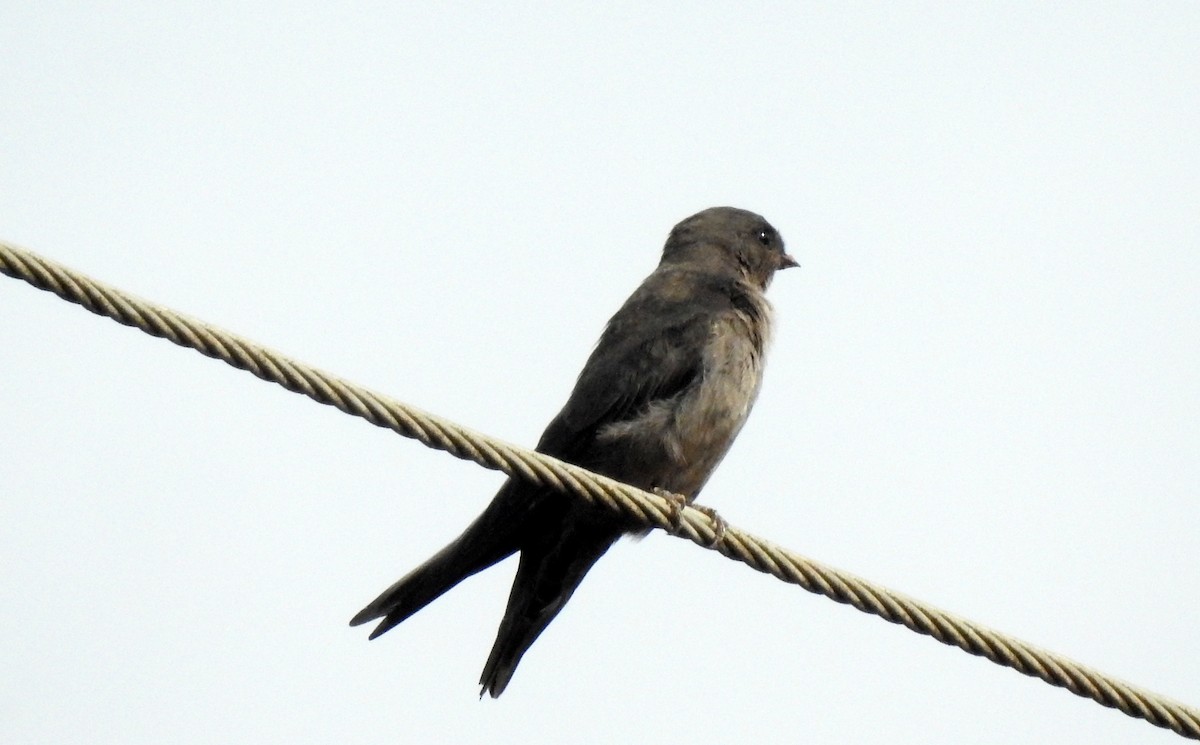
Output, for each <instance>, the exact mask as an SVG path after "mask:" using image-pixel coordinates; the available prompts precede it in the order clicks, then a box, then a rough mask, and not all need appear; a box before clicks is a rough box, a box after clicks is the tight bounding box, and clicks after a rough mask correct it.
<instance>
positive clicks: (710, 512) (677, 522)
mask: <svg viewBox="0 0 1200 745" xmlns="http://www.w3.org/2000/svg"><path fill="white" fill-rule="evenodd" d="M653 491H654V493H655V494H657V495H658V496H660V497H662V498H663V499H665V500H667V505H668V510H669V511H670V520H671V527H672V529H673V530H674V531H678V530H679V528H680V527H681V526H682V525H683V508H684V507H687V506H688V499H687V497H685V496H683V495H682V494H676V493H675V492H673V491H667V490H666V489H663V488H661V487H658V486H656V487H654V489H653ZM692 507H694V508H695V509H697V510H700V512H702V513H704V514H705V515H706V516H707V517H708V519H709V520H712V522H713V537H712V540H711V541H709V542H708V547H709V548H712V547H714V546H716V545H717V544H718V543H720V542H721V541H722V540H723V539H724V538H725V531H726V530H727V529H728V528H729V523H727V522H725V518H723V517H721V515H720V513H718V512H717V511H716V510H714V509H713V508H712V507H705V506H704V505H702V504H693V505H692Z"/></svg>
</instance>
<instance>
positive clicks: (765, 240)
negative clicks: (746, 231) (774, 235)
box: [757, 228, 771, 246]
mask: <svg viewBox="0 0 1200 745" xmlns="http://www.w3.org/2000/svg"><path fill="white" fill-rule="evenodd" d="M757 238H758V242H759V243H761V244H763V245H764V246H769V245H771V231H769V230H767V229H766V228H761V229H760V230H759V231H758V235H757Z"/></svg>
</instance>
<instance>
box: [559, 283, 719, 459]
mask: <svg viewBox="0 0 1200 745" xmlns="http://www.w3.org/2000/svg"><path fill="white" fill-rule="evenodd" d="M728 303H729V299H728V295H724V298H722V293H720V292H719V291H717V290H716V288H712V287H707V286H703V285H701V284H697V283H696V282H695V281H694V279H693V278H691V277H688V276H686V275H678V274H674V273H671V274H666V273H655V274H653V275H651V276H650V277H649V278H648V279H647V280H646V282H645V283H643V285H642V286H641V287H640V288H638V290H637V292H635V293H634V294H633V296H632V297H630V298H629V300H628V301H627V302H626V303H625V305H624V306H623V307H622V308H621V309H620V310H619V311H617V314H616V315H615V316H613V318H612V320H611V321H609V323H608V326H607V327H606V328H605V330H604V334H603V335H602V336H601V337H600V341H599V342H598V343H597V345H596V349H595V351H593V352H592V355H591V357H589V358H588V361H587V364H586V365H584V368H583V371H582V372H581V373H580V374H579V380H578V381H577V382H576V384H575V390H574V391H573V392H572V393H571V397H570V399H568V401H567V403H566V405H565V406H564V407H563V409H562V411H561V412H559V414H558V416H556V417H555V418H554V420H553V421H552V422H550V425H549V426H548V427H547V428H546V431H545V433H544V434H543V435H542V439H541V441H540V442H539V443H538V450H540V451H541V452H544V453H547V454H549V455H553V456H555V457H557V458H562V459H564V460H568V461H576V460H578V459H579V458H580V456H582V455H585V454H586V453H587V451H588V449H589V447H590V446H591V444H592V441H593V440H594V438H595V436H596V434H597V432H598V431H599V430H600V429H601V428H602V427H604V426H606V425H609V424H613V423H615V422H621V421H624V420H627V419H632V418H634V417H636V416H637V415H638V414H639V413H641V412H643V411H644V410H645V408H646V407H647V406H648V405H650V404H652V403H653V402H655V401H660V400H664V399H668V398H671V397H672V396H675V395H677V394H678V393H680V392H681V391H683V390H684V389H686V388H687V387H688V386H689V385H690V384H691V383H692V382H693V381H695V380H696V379H697V378H698V377H699V376H700V375H701V374H702V371H703V365H704V349H705V346H706V342H707V339H708V336H709V334H710V330H711V328H712V321H713V320H714V319H715V318H716V316H717V315H718V313H719V312H720V310H721V309H722V307H724V306H727V305H728Z"/></svg>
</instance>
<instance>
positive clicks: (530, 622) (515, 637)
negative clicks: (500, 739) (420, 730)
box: [479, 530, 620, 698]
mask: <svg viewBox="0 0 1200 745" xmlns="http://www.w3.org/2000/svg"><path fill="white" fill-rule="evenodd" d="M619 535H620V532H619V531H609V530H605V531H603V532H602V534H594V535H591V536H588V537H586V538H583V537H581V536H578V535H575V536H568V537H562V540H560V541H559V542H558V543H557V544H556V545H554V546H552V547H550V550H549V551H546V550H545V549H544V548H541V547H523V548H522V550H521V562H520V565H519V566H518V567H517V576H516V578H515V579H514V580H513V587H512V592H511V593H510V594H509V598H508V607H507V609H506V610H505V611H504V620H502V621H501V622H500V630H499V631H498V632H497V633H496V641H495V643H494V644H493V645H492V651H491V654H489V655H488V660H487V663H486V664H485V665H484V666H483V673H482V674H481V675H480V677H479V684H480V686H482V689H481V690H480V693H479V695H480V696H483V694H485V693H486V694H488V695H490V696H491V697H492V698H498V697H499V696H500V694H501V693H503V692H504V689H505V688H506V687H508V682H509V681H510V680H511V679H512V676H513V673H514V672H516V669H517V665H518V664H520V662H521V658H522V657H523V656H524V655H525V652H527V651H528V650H529V648H530V647H531V646H532V645H533V643H534V642H535V641H536V640H537V638H538V636H540V635H541V633H542V632H543V631H545V630H546V627H547V626H548V625H549V624H550V622H551V621H553V620H554V617H555V616H557V615H558V613H559V611H561V610H562V609H563V606H564V605H566V604H567V601H568V600H570V599H571V595H572V594H573V593H574V592H575V588H577V587H579V583H580V582H582V581H583V578H584V575H586V574H587V572H588V570H589V569H591V568H592V565H594V564H595V563H596V561H598V560H599V559H600V557H601V556H603V555H604V552H605V551H607V550H608V549H609V547H610V546H612V544H613V543H614V542H616V539H617V537H618V536H619Z"/></svg>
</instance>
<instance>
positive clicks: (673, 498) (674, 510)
mask: <svg viewBox="0 0 1200 745" xmlns="http://www.w3.org/2000/svg"><path fill="white" fill-rule="evenodd" d="M653 491H654V493H655V494H657V495H658V496H660V497H662V498H663V499H665V500H667V513H668V515H667V519H668V520H670V521H671V529H672V530H679V527H680V526H681V525H683V508H684V507H687V503H688V501H687V497H685V496H683V495H682V494H676V493H675V492H673V491H668V490H666V489H663V488H662V487H661V486H656V487H654V489H653Z"/></svg>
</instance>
